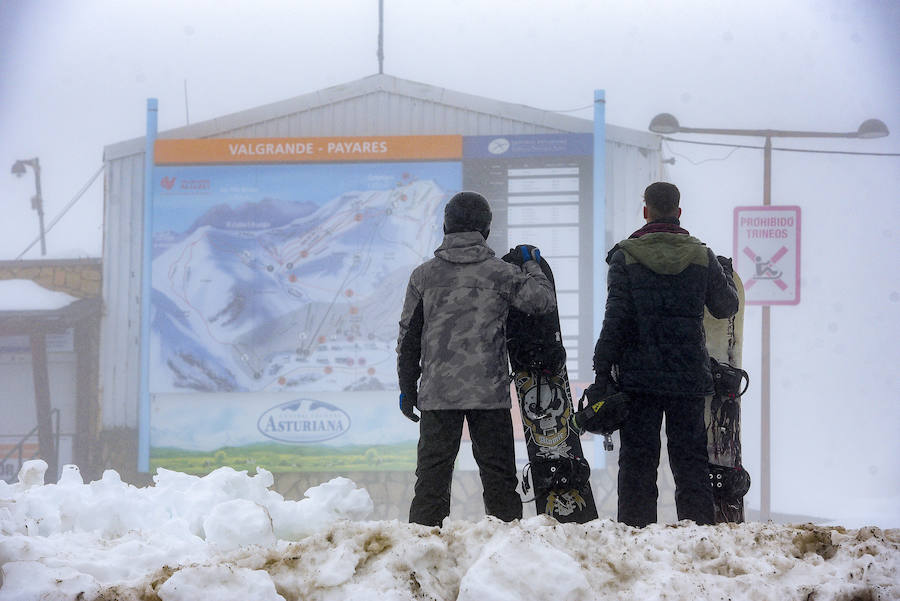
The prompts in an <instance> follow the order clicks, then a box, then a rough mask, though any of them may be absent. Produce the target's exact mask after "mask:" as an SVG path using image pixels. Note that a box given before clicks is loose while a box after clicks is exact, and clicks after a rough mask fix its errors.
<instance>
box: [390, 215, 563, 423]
mask: <svg viewBox="0 0 900 601" xmlns="http://www.w3.org/2000/svg"><path fill="white" fill-rule="evenodd" d="M434 255H435V258H433V259H431V260H429V261H426V262H425V263H423V264H421V265H419V266H418V267H416V269H415V270H413V272H412V275H411V276H410V278H409V285H408V286H407V289H406V298H405V300H404V303H403V312H402V313H401V316H400V336H399V338H398V340H397V372H398V375H399V380H400V391H401V392H403V393H405V394H407V395H411V394H415V393H416V391H418V407H419V409H420V410H423V411H428V410H436V409H507V408H509V407H510V406H511V403H510V395H509V362H508V358H507V350H506V317H507V315H508V313H509V307H510V306H513V307H515V308H517V309H519V310H521V311H524V312H526V313H531V314H543V313H549V312H551V311H553V310H554V309H556V295H555V293H554V291H553V286H552V285H551V284H550V281H549V280H548V279H547V277H546V276H545V275H544V273H543V272H542V271H541V268H540V266H539V265H538V264H537V262H535V261H528V262H527V263H525V265H524V266H523V267H517V266H515V265H512V264H510V263H507V262H505V261H502V260H500V259H498V258H497V257H496V256H495V255H494V251H493V250H491V249H490V248H489V247H488V246H487V244H486V243H485V240H484V237H483V236H482V235H481V233H479V232H460V233H453V234H446V235H445V236H444V241H443V243H442V244H441V246H440V247H438V249H437V250H435V251H434ZM420 375H421V382H420V383H418V386H417V381H418V380H419V376H420Z"/></svg>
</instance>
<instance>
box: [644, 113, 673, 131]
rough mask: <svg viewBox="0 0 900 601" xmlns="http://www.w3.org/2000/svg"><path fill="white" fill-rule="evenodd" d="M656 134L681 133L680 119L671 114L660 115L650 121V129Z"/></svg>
mask: <svg viewBox="0 0 900 601" xmlns="http://www.w3.org/2000/svg"><path fill="white" fill-rule="evenodd" d="M648 129H650V131H652V132H653V133H655V134H674V133H676V132H679V131H681V125H680V124H679V123H678V119H676V118H675V116H674V115H672V114H670V113H660V114H658V115H657V116H655V117H654V118H653V120H651V121H650V127H649V128H648Z"/></svg>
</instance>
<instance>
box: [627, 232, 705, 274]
mask: <svg viewBox="0 0 900 601" xmlns="http://www.w3.org/2000/svg"><path fill="white" fill-rule="evenodd" d="M616 247H617V248H619V249H620V250H621V251H622V252H623V253H625V264H626V265H628V264H630V263H640V264H641V265H643V266H645V267H646V268H648V269H650V270H651V271H654V272H656V273H659V274H662V275H676V274H679V273H681V272H682V271H684V270H685V269H686V268H687V266H688V265H691V264H694V265H701V266H703V267H706V266H707V265H709V254H708V253H707V251H706V245H704V244H703V243H702V242H700V241H699V240H697V239H696V238H694V237H693V236H686V235H684V234H672V233H669V232H658V233H654V234H644V235H643V236H641V237H640V238H629V239H628V240H622V241H621V242H619V243H618V244H617V245H616ZM613 250H615V249H613Z"/></svg>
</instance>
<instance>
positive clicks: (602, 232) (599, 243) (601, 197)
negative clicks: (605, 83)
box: [592, 90, 607, 341]
mask: <svg viewBox="0 0 900 601" xmlns="http://www.w3.org/2000/svg"><path fill="white" fill-rule="evenodd" d="M606 249H607V240H606V91H605V90H594V257H593V259H594V260H593V270H594V295H593V297H594V298H593V302H594V306H593V312H592V315H593V332H594V341H596V340H597V338H599V337H600V327H601V326H602V325H603V313H604V308H605V307H606Z"/></svg>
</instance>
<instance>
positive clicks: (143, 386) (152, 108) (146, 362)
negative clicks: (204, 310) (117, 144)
mask: <svg viewBox="0 0 900 601" xmlns="http://www.w3.org/2000/svg"><path fill="white" fill-rule="evenodd" d="M158 105H159V103H158V101H157V99H156V98H148V99H147V137H146V138H145V142H146V145H145V147H144V221H143V223H144V236H143V239H142V243H143V248H142V251H143V253H142V261H141V263H142V268H141V360H140V364H139V366H138V369H139V370H140V390H139V395H140V397H139V399H138V471H139V472H149V471H150V268H151V263H152V259H153V239H152V236H153V182H154V181H155V178H154V177H153V146H154V144H155V142H156V127H157V114H158Z"/></svg>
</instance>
